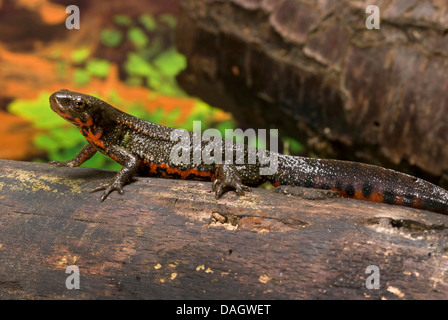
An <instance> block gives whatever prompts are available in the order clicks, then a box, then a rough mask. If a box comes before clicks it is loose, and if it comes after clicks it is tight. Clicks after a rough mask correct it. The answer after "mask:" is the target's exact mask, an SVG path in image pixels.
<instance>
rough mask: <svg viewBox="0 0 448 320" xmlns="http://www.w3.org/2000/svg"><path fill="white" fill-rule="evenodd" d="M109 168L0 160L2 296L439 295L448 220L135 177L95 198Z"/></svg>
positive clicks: (446, 263) (322, 198)
mask: <svg viewBox="0 0 448 320" xmlns="http://www.w3.org/2000/svg"><path fill="white" fill-rule="evenodd" d="M114 174H115V173H114V172H111V171H104V170H96V169H89V168H58V167H54V166H50V165H48V164H39V163H27V162H14V161H6V160H0V192H1V195H0V197H1V202H0V255H1V264H0V298H2V299H61V298H62V299H118V298H120V299H123V298H128V299H335V298H336V299H446V298H448V280H447V277H446V272H445V271H446V268H447V267H448V259H447V258H448V257H447V250H446V248H447V246H448V237H447V226H448V216H444V215H440V214H435V213H431V212H427V211H419V210H414V209H409V208H402V207H396V206H389V205H385V204H375V203H367V202H363V201H355V200H348V199H340V198H334V197H333V196H332V194H331V193H327V192H321V191H316V190H311V189H295V188H293V189H291V190H292V191H291V190H288V189H289V188H283V189H276V190H275V191H277V192H275V191H274V190H263V189H255V190H253V192H251V193H246V195H245V196H241V197H238V196H237V195H236V194H235V193H234V192H228V193H226V194H225V195H224V196H223V197H222V198H221V199H219V200H215V198H214V196H213V194H212V193H211V183H205V182H195V181H181V180H169V179H157V178H144V177H138V178H137V179H136V181H134V182H132V183H131V184H129V185H127V186H126V187H125V193H124V195H120V194H118V193H116V192H114V193H112V194H111V195H109V197H108V198H107V199H106V200H105V201H104V202H103V203H101V202H100V201H99V198H100V196H101V195H100V194H96V193H93V194H91V193H88V190H89V189H91V188H93V187H95V186H97V184H99V183H100V182H102V181H103V180H106V179H110V178H112V177H113V175H114ZM282 193H287V194H289V195H285V194H282ZM291 194H292V195H291ZM70 265H76V266H77V267H78V268H79V272H80V278H79V279H80V289H71V290H69V289H67V287H66V279H67V278H68V277H69V276H70V274H67V273H66V272H65V271H66V268H67V267H68V266H70ZM372 265H373V266H377V267H378V272H379V278H378V281H379V286H380V287H379V289H368V288H367V287H366V281H367V282H368V283H370V280H371V278H369V279H368V277H369V276H370V275H371V272H372V271H369V272H368V273H366V269H367V268H368V267H369V266H372ZM369 270H370V269H369Z"/></svg>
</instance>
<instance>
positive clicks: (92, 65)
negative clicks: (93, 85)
mask: <svg viewBox="0 0 448 320" xmlns="http://www.w3.org/2000/svg"><path fill="white" fill-rule="evenodd" d="M109 69H110V63H109V61H107V60H103V59H91V60H89V61H87V64H86V71H87V72H88V73H89V74H90V75H91V76H94V77H98V78H105V77H107V75H108V74H109Z"/></svg>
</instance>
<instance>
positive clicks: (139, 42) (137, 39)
mask: <svg viewBox="0 0 448 320" xmlns="http://www.w3.org/2000/svg"><path fill="white" fill-rule="evenodd" d="M128 38H129V40H131V42H132V43H133V44H134V45H135V46H136V47H137V48H144V47H146V46H147V45H148V43H149V39H148V37H147V36H146V34H145V32H144V31H143V30H142V29H140V28H139V27H132V28H130V29H129V30H128Z"/></svg>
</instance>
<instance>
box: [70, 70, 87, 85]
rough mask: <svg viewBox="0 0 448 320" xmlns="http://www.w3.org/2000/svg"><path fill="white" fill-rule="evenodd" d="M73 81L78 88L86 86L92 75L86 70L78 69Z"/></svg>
mask: <svg viewBox="0 0 448 320" xmlns="http://www.w3.org/2000/svg"><path fill="white" fill-rule="evenodd" d="M73 81H74V82H75V84H76V85H77V86H85V85H86V84H88V83H89V81H90V75H89V73H88V72H87V71H86V70H84V69H82V68H76V70H75V71H74V73H73Z"/></svg>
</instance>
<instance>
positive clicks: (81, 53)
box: [71, 47, 90, 63]
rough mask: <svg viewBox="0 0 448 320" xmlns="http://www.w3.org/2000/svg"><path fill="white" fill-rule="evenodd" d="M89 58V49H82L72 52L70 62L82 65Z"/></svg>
mask: <svg viewBox="0 0 448 320" xmlns="http://www.w3.org/2000/svg"><path fill="white" fill-rule="evenodd" d="M89 56H90V49H89V48H87V47H82V48H79V49H77V50H74V51H73V52H72V56H71V57H72V61H73V62H74V63H82V62H84V61H85V60H86V59H87V58H88V57H89Z"/></svg>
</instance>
